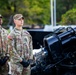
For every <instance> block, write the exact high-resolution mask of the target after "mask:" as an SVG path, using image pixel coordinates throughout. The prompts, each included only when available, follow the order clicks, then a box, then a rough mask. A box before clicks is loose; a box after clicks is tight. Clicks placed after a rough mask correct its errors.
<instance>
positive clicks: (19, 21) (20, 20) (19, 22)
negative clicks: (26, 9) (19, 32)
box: [14, 18, 24, 26]
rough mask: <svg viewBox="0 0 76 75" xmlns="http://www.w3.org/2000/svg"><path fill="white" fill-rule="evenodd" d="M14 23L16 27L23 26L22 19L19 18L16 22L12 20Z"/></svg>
mask: <svg viewBox="0 0 76 75" xmlns="http://www.w3.org/2000/svg"><path fill="white" fill-rule="evenodd" d="M14 23H15V24H16V25H17V26H23V24H24V19H23V18H20V19H18V20H14Z"/></svg>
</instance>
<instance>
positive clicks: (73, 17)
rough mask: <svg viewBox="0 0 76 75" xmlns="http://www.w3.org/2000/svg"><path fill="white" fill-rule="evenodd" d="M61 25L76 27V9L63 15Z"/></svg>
mask: <svg viewBox="0 0 76 75" xmlns="http://www.w3.org/2000/svg"><path fill="white" fill-rule="evenodd" d="M60 23H61V24H63V25H76V9H71V10H69V11H67V12H66V13H65V14H63V15H62V20H61V22H60Z"/></svg>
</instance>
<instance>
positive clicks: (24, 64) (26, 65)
mask: <svg viewBox="0 0 76 75" xmlns="http://www.w3.org/2000/svg"><path fill="white" fill-rule="evenodd" d="M20 63H21V64H22V66H23V67H25V68H27V67H28V66H29V65H30V62H29V60H24V59H23V60H22V62H20Z"/></svg>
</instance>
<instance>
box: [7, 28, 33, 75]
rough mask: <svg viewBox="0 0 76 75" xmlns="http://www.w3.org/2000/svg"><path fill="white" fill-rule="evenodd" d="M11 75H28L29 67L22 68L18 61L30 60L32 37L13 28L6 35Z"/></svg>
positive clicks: (31, 55) (23, 31)
mask: <svg viewBox="0 0 76 75" xmlns="http://www.w3.org/2000/svg"><path fill="white" fill-rule="evenodd" d="M8 39H9V40H8V43H9V45H8V49H9V51H10V61H11V71H12V75H30V66H29V67H27V68H23V66H22V65H21V64H20V60H22V58H24V59H26V60H27V59H32V58H33V54H32V50H33V49H32V37H31V35H30V34H29V33H28V32H27V31H26V30H18V29H16V28H14V29H13V30H12V31H11V32H10V34H9V35H8Z"/></svg>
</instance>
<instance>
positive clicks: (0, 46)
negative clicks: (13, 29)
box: [0, 15, 8, 75]
mask: <svg viewBox="0 0 76 75" xmlns="http://www.w3.org/2000/svg"><path fill="white" fill-rule="evenodd" d="M2 23H3V20H2V15H0V75H7V74H8V66H7V63H6V62H7V60H8V56H7V55H8V45H7V35H8V32H7V30H5V29H4V28H3V27H2Z"/></svg>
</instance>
